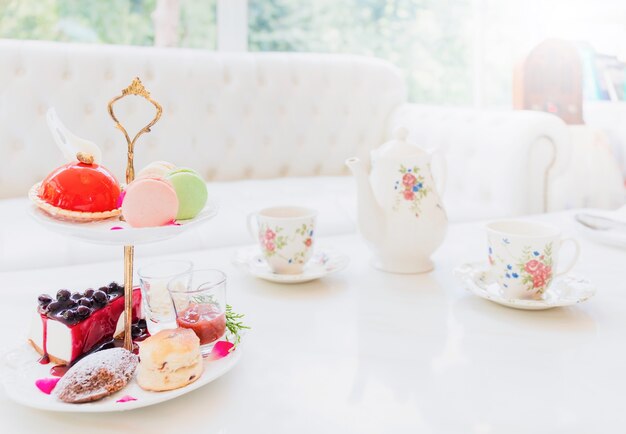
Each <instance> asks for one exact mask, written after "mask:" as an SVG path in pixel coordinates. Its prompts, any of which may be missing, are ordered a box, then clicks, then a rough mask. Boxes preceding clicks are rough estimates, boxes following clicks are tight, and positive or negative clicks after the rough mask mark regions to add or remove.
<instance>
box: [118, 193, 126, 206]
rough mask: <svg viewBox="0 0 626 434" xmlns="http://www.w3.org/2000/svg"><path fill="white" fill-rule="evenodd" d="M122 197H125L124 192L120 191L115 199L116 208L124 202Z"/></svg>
mask: <svg viewBox="0 0 626 434" xmlns="http://www.w3.org/2000/svg"><path fill="white" fill-rule="evenodd" d="M124 196H126V190H122V192H121V193H120V195H119V196H118V197H117V207H118V208H119V207H121V206H122V202H124Z"/></svg>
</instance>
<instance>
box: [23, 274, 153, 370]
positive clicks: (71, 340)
mask: <svg viewBox="0 0 626 434" xmlns="http://www.w3.org/2000/svg"><path fill="white" fill-rule="evenodd" d="M140 306H141V291H140V290H139V288H135V289H133V314H132V317H133V324H135V325H134V326H133V334H135V333H136V334H138V335H139V334H141V331H140V330H139V327H137V323H138V322H139V321H140V319H141V318H142V316H141V307H140ZM123 313H124V288H123V287H122V286H121V285H118V284H117V283H115V282H112V283H110V284H109V285H107V286H103V287H101V288H99V289H93V288H89V289H87V290H85V291H77V292H70V291H69V290H67V289H60V290H59V291H57V293H56V296H55V297H53V296H50V295H48V294H42V295H40V296H39V298H38V307H37V311H36V313H35V315H34V317H33V321H32V323H31V328H30V332H29V336H28V340H29V342H30V344H31V345H32V346H33V348H35V350H37V352H38V353H39V354H41V360H40V363H43V364H45V363H48V362H53V363H56V364H60V365H71V364H72V363H73V362H74V361H76V360H78V359H80V358H81V357H82V356H84V355H85V354H88V353H90V352H92V351H95V350H97V349H99V348H101V347H103V346H104V345H106V344H108V343H110V342H112V341H113V340H114V338H115V337H116V336H118V335H120V334H122V335H123V331H124V315H123Z"/></svg>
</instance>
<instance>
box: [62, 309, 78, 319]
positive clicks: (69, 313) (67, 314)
mask: <svg viewBox="0 0 626 434" xmlns="http://www.w3.org/2000/svg"><path fill="white" fill-rule="evenodd" d="M62 316H63V318H64V319H65V320H67V321H74V320H75V319H76V311H75V310H74V309H68V310H66V311H65V312H63V315H62Z"/></svg>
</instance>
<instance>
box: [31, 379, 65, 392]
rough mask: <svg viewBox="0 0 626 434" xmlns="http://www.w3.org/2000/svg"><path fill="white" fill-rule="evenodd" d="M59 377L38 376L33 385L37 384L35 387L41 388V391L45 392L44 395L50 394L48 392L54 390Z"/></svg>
mask: <svg viewBox="0 0 626 434" xmlns="http://www.w3.org/2000/svg"><path fill="white" fill-rule="evenodd" d="M60 379H61V378H59V377H55V378H40V379H39V380H37V381H35V386H37V388H38V389H39V390H41V391H42V392H43V393H45V394H46V395H50V393H51V392H52V391H53V390H54V388H55V387H56V385H57V383H58V382H59V380H60Z"/></svg>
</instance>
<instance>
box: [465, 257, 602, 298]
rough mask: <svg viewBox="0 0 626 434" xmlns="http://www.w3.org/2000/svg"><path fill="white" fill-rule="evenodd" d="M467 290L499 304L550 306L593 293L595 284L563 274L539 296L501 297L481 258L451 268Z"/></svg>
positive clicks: (500, 292) (591, 295)
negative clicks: (527, 297) (533, 298)
mask: <svg viewBox="0 0 626 434" xmlns="http://www.w3.org/2000/svg"><path fill="white" fill-rule="evenodd" d="M454 274H455V275H456V276H457V277H458V278H459V279H460V280H461V281H462V282H463V284H464V285H465V287H466V288H467V290H468V291H470V292H472V293H473V294H475V295H477V296H479V297H482V298H484V299H487V300H489V301H493V302H494V303H498V304H501V305H503V306H507V307H512V308H514V309H523V310H544V309H551V308H553V307H562V306H571V305H574V304H577V303H582V302H583V301H586V300H588V299H589V298H591V297H593V296H594V295H595V293H596V288H595V287H594V286H593V285H592V284H591V283H590V282H589V281H587V280H585V279H581V278H578V277H575V276H571V275H566V276H563V277H557V278H555V279H554V282H553V283H552V285H551V286H550V288H548V290H547V291H546V293H545V294H544V299H543V300H523V299H516V298H505V297H504V296H503V295H502V291H501V289H500V286H499V285H498V284H497V283H496V282H495V279H494V278H493V276H492V275H491V272H490V271H489V266H488V265H487V264H485V263H482V262H474V263H469V264H463V265H461V266H459V267H457V268H456V269H455V270H454Z"/></svg>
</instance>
